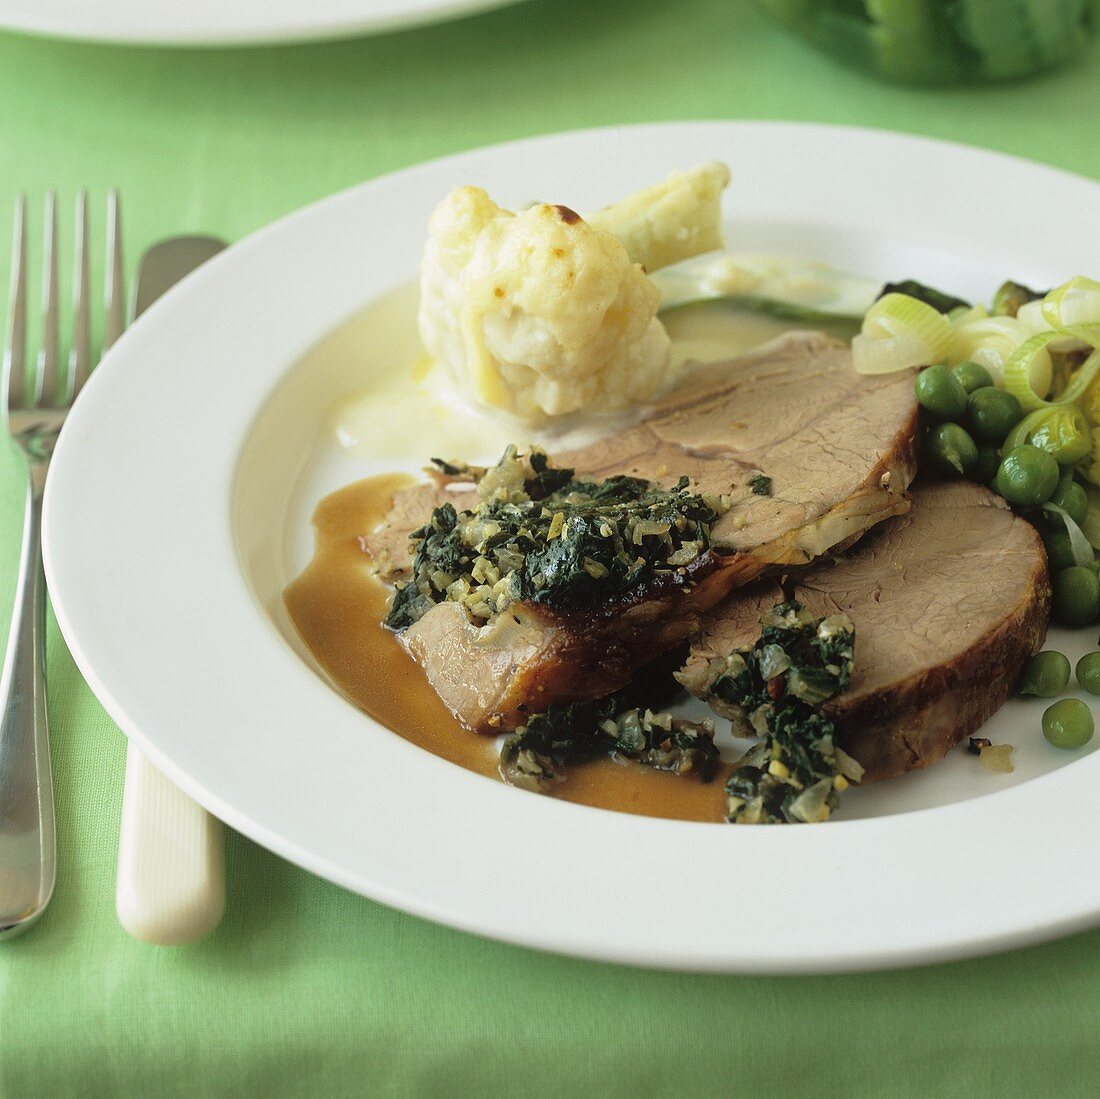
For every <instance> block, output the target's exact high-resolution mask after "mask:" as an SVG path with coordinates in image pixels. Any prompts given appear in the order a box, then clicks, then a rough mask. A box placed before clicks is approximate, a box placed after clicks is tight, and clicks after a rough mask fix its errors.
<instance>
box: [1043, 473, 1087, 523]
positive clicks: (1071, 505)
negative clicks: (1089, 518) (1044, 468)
mask: <svg viewBox="0 0 1100 1099" xmlns="http://www.w3.org/2000/svg"><path fill="white" fill-rule="evenodd" d="M1048 503H1051V504H1057V505H1058V507H1060V508H1063V509H1064V510H1065V512H1066V514H1067V515H1069V517H1070V518H1071V519H1072V520H1073V521H1074V522H1075V523H1076V524H1077V525H1078V526H1080V525H1081V524H1082V523H1083V522H1084V521H1085V515H1086V514H1087V512H1088V510H1089V498H1088V495H1087V494H1086V493H1085V490H1084V489H1083V488H1082V487H1081V486H1080V485H1079V484H1078V483H1077V482H1076V481H1075V480H1073V478H1072V476H1071V477H1070V478H1069V480H1064V479H1063V480H1061V481H1059V482H1058V487H1057V488H1056V489H1055V490H1054V495H1053V496H1051V498H1050V500H1049V501H1048ZM1047 522H1048V523H1049V524H1050V525H1051V526H1052V527H1053V528H1054V529H1055V530H1065V529H1066V521H1065V520H1064V519H1063V518H1062V517H1061V516H1060V515H1051V514H1049V513H1048V514H1047Z"/></svg>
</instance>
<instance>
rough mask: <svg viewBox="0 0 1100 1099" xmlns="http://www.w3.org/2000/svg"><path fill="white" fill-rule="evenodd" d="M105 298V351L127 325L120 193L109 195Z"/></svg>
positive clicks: (113, 192)
mask: <svg viewBox="0 0 1100 1099" xmlns="http://www.w3.org/2000/svg"><path fill="white" fill-rule="evenodd" d="M105 281H106V286H105V296H106V299H107V319H106V322H105V323H104V328H103V350H104V352H106V351H107V350H108V349H109V348H110V346H111V345H112V344H113V343H114V342H115V340H117V339H118V338H119V336H121V335H122V329H123V328H124V327H125V325H126V288H125V287H124V286H123V284H122V220H121V216H120V213H119V203H118V191H116V190H113V189H112V190H111V191H110V192H108V194H107V277H106V280H105Z"/></svg>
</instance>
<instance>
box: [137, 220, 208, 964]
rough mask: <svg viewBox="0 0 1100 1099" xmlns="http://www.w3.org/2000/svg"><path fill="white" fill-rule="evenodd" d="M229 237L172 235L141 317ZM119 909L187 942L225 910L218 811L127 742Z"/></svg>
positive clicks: (148, 260) (153, 257) (157, 259)
mask: <svg viewBox="0 0 1100 1099" xmlns="http://www.w3.org/2000/svg"><path fill="white" fill-rule="evenodd" d="M225 247H226V243H225V241H222V240H218V239H216V238H214V237H202V236H188V237H172V238H170V239H168V240H164V241H161V242H160V243H159V244H154V245H153V246H152V247H151V248H149V249H148V251H146V252H145V254H144V255H143V256H142V258H141V264H140V265H139V267H138V276H137V283H136V285H135V287H134V299H133V315H134V317H135V319H136V318H137V317H138V316H140V315H141V314H142V313H143V312H144V311H145V310H146V309H147V308H148V307H149V306H150V305H152V303H153V302H154V301H156V299H157V298H159V297H160V296H161V294H163V293H164V292H165V291H167V290H169V289H170V288H171V287H172V286H174V285H175V284H176V283H177V282H179V280H180V279H182V278H183V277H184V276H185V275H187V274H189V273H190V272H191V271H193V270H194V269H195V268H196V267H198V266H200V265H201V264H203V263H205V262H206V261H207V260H208V259H210V258H211V257H212V256H215V255H217V253H218V252H220V251H222V249H223V248H225ZM115 909H116V911H117V912H118V918H119V922H120V923H121V924H122V926H123V927H124V928H125V929H126V930H127V931H128V932H129V933H130V934H131V935H133V936H134V938H136V939H140V940H142V941H143V942H147V943H153V944H155V945H157V946H182V945H184V944H186V943H191V942H195V941H196V940H197V939H201V938H202V937H203V936H204V935H208V934H209V933H210V932H211V931H213V930H214V928H215V927H217V926H218V923H219V922H220V921H221V918H222V914H223V913H224V912H225V836H224V829H223V827H222V823H221V821H219V820H217V819H216V818H215V817H213V816H211V815H210V814H209V813H208V812H207V811H206V810H205V809H203V808H202V807H201V806H200V805H198V804H197V803H196V802H194V801H192V800H191V799H190V798H189V797H188V796H187V795H186V794H185V793H184V792H183V791H182V790H180V789H179V788H178V787H177V786H175V785H173V784H172V783H171V782H169V781H168V779H167V778H165V777H164V775H162V774H161V773H160V772H159V771H158V770H157V769H156V768H155V767H154V766H153V765H152V764H151V763H150V762H149V761H148V760H147V759H146V758H145V756H144V755H142V753H141V751H140V749H139V748H138V747H137V746H136V745H135V744H134V742H133V741H129V742H128V744H127V747H126V777H125V790H124V792H123V796H122V819H121V822H120V827H119V842H118V878H117V886H116V891H115Z"/></svg>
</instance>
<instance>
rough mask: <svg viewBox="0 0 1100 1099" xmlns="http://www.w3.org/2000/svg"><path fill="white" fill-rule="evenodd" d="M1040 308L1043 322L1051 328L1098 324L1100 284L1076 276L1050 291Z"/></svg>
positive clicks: (1099, 320) (1099, 318)
mask: <svg viewBox="0 0 1100 1099" xmlns="http://www.w3.org/2000/svg"><path fill="white" fill-rule="evenodd" d="M1040 308H1041V310H1042V314H1043V320H1045V321H1046V323H1047V324H1049V325H1050V327H1051V328H1069V327H1070V326H1071V325H1077V324H1100V282H1095V281H1094V280H1092V279H1086V278H1085V277H1084V276H1083V275H1078V276H1077V277H1076V278H1074V279H1070V280H1069V282H1067V283H1066V284H1065V285H1064V286H1059V287H1058V288H1057V289H1056V290H1051V292H1050V293H1049V294H1047V296H1046V297H1045V298H1044V299H1043V301H1042V304H1041V306H1040Z"/></svg>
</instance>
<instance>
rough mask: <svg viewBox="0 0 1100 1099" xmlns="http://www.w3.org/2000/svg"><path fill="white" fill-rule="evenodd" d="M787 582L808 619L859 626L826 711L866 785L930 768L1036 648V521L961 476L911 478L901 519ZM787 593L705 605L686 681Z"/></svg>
mask: <svg viewBox="0 0 1100 1099" xmlns="http://www.w3.org/2000/svg"><path fill="white" fill-rule="evenodd" d="M786 588H787V591H786V595H790V596H791V597H793V598H795V599H797V600H798V601H799V602H801V603H802V604H803V605H804V606H805V607H806V608H807V609H808V610H809V611H810V612H811V613H812V614H814V615H815V616H821V615H829V614H836V613H838V612H844V613H845V614H847V615H849V616H850V617H851V619H852V621H853V623H854V624H855V627H856V650H855V671H854V673H853V676H852V681H851V683H850V685H849V687H848V689H847V690H846V691H845V692H844V693H843V694H840V695H838V696H837V697H836V698H834V699H831V700H830V701H829V702H827V703H825V706H824V709H825V711H826V712H827V713H828V714H829V716H830V717H832V718H833V720H834V721H835V722H836V724H837V729H838V732H839V740H840V744H841V746H842V747H843V748H844V749H845V751H847V752H848V754H849V755H851V756H853V757H854V758H855V759H857V760H858V761H859V762H860V763H861V764H862V765H863V766H864V767H865V768H866V775H865V777H864V781H867V782H870V781H874V780H876V779H882V778H890V777H892V776H894V775H900V774H902V773H903V772H905V771H910V770H913V769H914V768H918V767H925V766H927V765H928V764H929V763H935V762H936V761H937V760H939V759H942V758H943V756H944V755H945V754H946V753H947V751H948V749H950V748H951V747H953V746H954V745H955V744H957V743H958V742H959V741H960V740H961V739H962V738H963V737H965V736H969V735H971V734H972V733H974V731H975V730H976V729H978V728H979V727H980V726H981V725H982V724H983V723H984V722H985V721H987V720H988V719H989V717H990V716H991V715H992V714H993V713H994V712H995V711H996V710H998V709H999V708H1000V707H1001V706H1002V705H1003V704H1004V702H1005V700H1006V699H1007V698H1008V696H1009V693H1010V692H1011V690H1012V688H1013V687H1014V685H1015V683H1016V680H1017V679H1018V677H1019V675H1020V672H1021V670H1022V669H1023V666H1024V664H1025V663H1026V662H1027V660H1028V658H1029V657H1030V656H1032V654H1034V653H1035V652H1037V651H1038V650H1039V649H1040V648H1041V647H1042V643H1043V638H1044V636H1045V635H1046V622H1047V614H1048V611H1049V605H1050V585H1049V581H1048V577H1047V565H1046V554H1045V552H1044V550H1043V544H1042V542H1041V541H1040V539H1039V536H1038V534H1036V532H1035V530H1034V528H1033V527H1032V526H1031V525H1030V524H1029V523H1028V522H1026V521H1025V520H1023V519H1020V518H1018V517H1017V516H1015V515H1013V514H1012V512H1011V511H1010V510H1009V509H1008V507H1007V506H1006V505H1005V503H1004V501H1003V500H1002V499H1001V498H1000V497H999V496H996V495H995V494H994V493H992V492H990V491H989V490H988V489H986V488H983V487H981V486H980V485H974V484H966V483H952V484H930V485H921V486H919V487H918V488H916V489H915V491H914V492H913V507H912V510H910V511H909V513H908V514H906V515H903V516H899V517H897V518H894V519H891V520H890V521H889V522H887V523H884V524H883V526H882V527H881V528H879V530H878V531H876V532H874V533H873V534H871V535H869V536H868V537H867V538H866V539H864V540H863V541H862V542H860V544H859V545H858V546H857V547H856V548H855V549H853V550H851V551H850V552H849V553H848V555H847V556H846V557H844V558H843V559H842V560H841V561H839V562H837V563H836V564H833V565H831V566H830V565H818V566H816V567H814V568H813V569H810V570H809V571H807V572H805V573H803V574H801V575H800V576H799V577H798V578H797V583H790V584H788V585H786ZM786 595H785V593H784V592H783V591H781V590H780V588H779V585H778V584H777V583H773V582H771V581H768V582H764V583H759V584H755V585H753V586H752V587H751V588H750V589H746V590H745V591H744V592H737V593H735V594H734V595H733V596H732V597H731V598H730V599H728V600H727V601H726V602H725V603H723V604H722V605H721V606H719V607H718V608H716V609H715V610H714V611H712V612H711V613H710V615H708V616H707V618H706V620H705V624H704V627H703V630H702V632H701V633H700V635H699V637H698V638H696V639H695V641H694V642H693V643H692V648H691V655H690V656H689V658H688V662H687V665H686V666H685V668H684V669H683V671H682V672H681V673H680V679H681V682H683V683H684V685H685V686H686V687H687V688H688V689H689V690H691V691H692V692H693V693H696V694H702V693H704V687H705V684H706V681H707V674H708V673H707V669H708V664H709V662H710V661H711V660H712V659H714V658H716V657H721V656H725V655H726V654H728V653H730V652H731V651H733V650H734V649H741V648H747V647H749V646H751V645H752V644H753V643H754V642H755V641H756V639H757V638H758V637H759V635H760V624H759V623H760V616H761V615H762V614H763V613H764V612H765V611H767V610H769V609H770V608H771V607H773V606H774V605H775V604H776V603H777V602H779V601H781V600H782V599H783V598H785V597H786Z"/></svg>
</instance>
